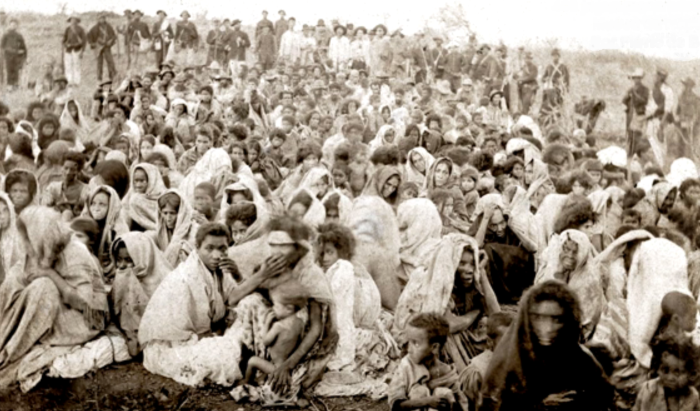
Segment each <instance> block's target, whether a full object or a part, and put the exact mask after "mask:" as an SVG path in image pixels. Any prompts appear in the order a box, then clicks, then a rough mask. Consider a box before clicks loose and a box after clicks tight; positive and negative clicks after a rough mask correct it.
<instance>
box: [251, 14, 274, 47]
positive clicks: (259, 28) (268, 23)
mask: <svg viewBox="0 0 700 411" xmlns="http://www.w3.org/2000/svg"><path fill="white" fill-rule="evenodd" d="M262 16H263V18H262V20H260V21H259V22H258V25H257V26H255V41H256V42H257V41H258V38H259V37H260V35H261V34H262V32H263V29H264V28H265V27H268V28H269V29H270V31H271V32H274V31H275V25H274V24H273V23H272V21H270V20H269V19H268V18H267V11H266V10H263V12H262Z"/></svg>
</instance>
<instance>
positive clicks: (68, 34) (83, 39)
mask: <svg viewBox="0 0 700 411" xmlns="http://www.w3.org/2000/svg"><path fill="white" fill-rule="evenodd" d="M68 24H69V25H68V28H66V31H65V32H64V33H63V42H62V45H63V64H64V66H63V69H64V72H65V73H66V79H67V80H68V84H69V85H71V86H79V85H80V71H81V67H80V62H81V60H82V59H83V54H84V53H85V45H86V44H87V36H86V35H85V29H83V28H82V27H81V26H80V19H79V18H78V17H75V16H72V17H69V18H68Z"/></svg>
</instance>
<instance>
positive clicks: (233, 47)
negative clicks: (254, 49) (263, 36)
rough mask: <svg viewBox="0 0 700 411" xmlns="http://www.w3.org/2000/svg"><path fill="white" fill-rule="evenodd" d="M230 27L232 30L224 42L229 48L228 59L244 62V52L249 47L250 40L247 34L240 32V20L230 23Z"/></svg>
mask: <svg viewBox="0 0 700 411" xmlns="http://www.w3.org/2000/svg"><path fill="white" fill-rule="evenodd" d="M231 27H233V30H232V31H231V33H229V36H228V38H227V39H226V40H225V42H226V44H227V45H228V48H229V56H230V59H231V60H234V61H240V62H245V57H246V56H245V52H246V50H247V49H248V47H250V38H249V37H248V34H246V33H245V32H244V31H243V30H241V21H240V20H234V21H233V22H232V23H231Z"/></svg>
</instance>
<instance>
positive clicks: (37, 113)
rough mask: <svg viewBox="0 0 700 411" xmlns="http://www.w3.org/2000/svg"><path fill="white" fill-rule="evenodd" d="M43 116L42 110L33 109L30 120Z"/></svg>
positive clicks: (38, 108)
mask: <svg viewBox="0 0 700 411" xmlns="http://www.w3.org/2000/svg"><path fill="white" fill-rule="evenodd" d="M43 115H44V110H43V109H42V108H40V107H34V109H33V110H32V118H34V120H38V119H40V118H41V116H43Z"/></svg>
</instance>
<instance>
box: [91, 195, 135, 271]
mask: <svg viewBox="0 0 700 411" xmlns="http://www.w3.org/2000/svg"><path fill="white" fill-rule="evenodd" d="M83 216H84V217H90V218H92V219H93V220H95V222H96V223H97V226H98V227H99V229H100V235H99V239H100V240H99V241H100V242H99V244H97V247H96V251H97V258H98V259H99V261H100V263H101V264H102V270H103V272H104V273H105V275H111V274H112V272H113V270H114V261H113V260H112V258H111V257H112V256H111V250H110V247H111V246H112V242H113V241H114V239H115V238H116V237H117V236H118V235H122V234H126V233H127V232H128V231H129V227H128V226H127V225H126V223H125V222H124V217H123V215H122V202H121V199H120V198H119V194H117V192H116V191H115V190H114V189H113V188H112V187H110V186H107V185H98V186H95V187H93V188H92V189H91V190H90V194H89V195H88V197H87V200H86V202H85V207H84V208H83Z"/></svg>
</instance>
